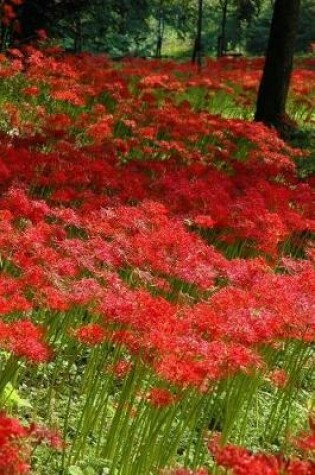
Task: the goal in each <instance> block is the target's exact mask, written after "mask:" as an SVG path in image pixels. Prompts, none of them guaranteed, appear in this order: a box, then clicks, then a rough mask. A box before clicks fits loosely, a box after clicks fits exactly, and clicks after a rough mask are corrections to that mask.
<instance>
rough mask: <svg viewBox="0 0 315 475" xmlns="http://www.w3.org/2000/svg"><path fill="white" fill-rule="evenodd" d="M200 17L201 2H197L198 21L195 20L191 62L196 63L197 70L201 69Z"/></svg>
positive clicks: (201, 10) (201, 0)
mask: <svg viewBox="0 0 315 475" xmlns="http://www.w3.org/2000/svg"><path fill="white" fill-rule="evenodd" d="M202 16H203V0H198V19H197V32H196V38H195V43H194V50H193V55H192V62H193V64H195V63H196V62H197V64H198V66H199V68H201V60H202V40H201V38H202Z"/></svg>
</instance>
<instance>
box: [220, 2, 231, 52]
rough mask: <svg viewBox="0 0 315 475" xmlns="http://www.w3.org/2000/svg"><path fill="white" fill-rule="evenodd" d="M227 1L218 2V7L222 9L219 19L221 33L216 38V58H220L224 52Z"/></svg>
mask: <svg viewBox="0 0 315 475" xmlns="http://www.w3.org/2000/svg"><path fill="white" fill-rule="evenodd" d="M228 3H229V1H228V0H220V5H221V8H222V18H221V31H220V35H219V37H218V52H217V55H218V58H221V57H222V56H223V55H224V54H225V52H226V20H227V9H228Z"/></svg>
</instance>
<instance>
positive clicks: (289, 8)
mask: <svg viewBox="0 0 315 475" xmlns="http://www.w3.org/2000/svg"><path fill="white" fill-rule="evenodd" d="M300 4H301V0H276V2H275V6H274V12H273V18H272V23H271V29H270V36H269V42H268V48H267V54H266V62H265V67H264V72H263V76H262V80H261V83H260V87H259V92H258V98H257V106H256V114H255V120H256V121H259V122H264V123H265V124H267V125H268V126H275V127H276V128H277V129H279V130H280V131H281V128H282V125H283V124H284V122H285V108H286V101H287V97H288V92H289V86H290V79H291V73H292V67H293V57H294V46H295V38H296V33H297V29H298V18H299V12H300Z"/></svg>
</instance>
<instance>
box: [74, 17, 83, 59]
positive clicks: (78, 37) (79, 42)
mask: <svg viewBox="0 0 315 475" xmlns="http://www.w3.org/2000/svg"><path fill="white" fill-rule="evenodd" d="M82 47H83V38H82V23H81V16H80V14H79V15H78V16H77V17H76V18H75V21H74V51H75V53H81V52H82Z"/></svg>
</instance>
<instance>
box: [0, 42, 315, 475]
mask: <svg viewBox="0 0 315 475" xmlns="http://www.w3.org/2000/svg"><path fill="white" fill-rule="evenodd" d="M9 56H10V58H9V59H8V58H6V57H4V56H3V57H1V58H0V78H1V80H0V104H1V107H0V130H1V132H0V134H1V140H0V181H1V194H0V267H1V273H0V302H1V305H0V312H1V319H0V349H1V351H0V362H1V366H0V371H1V372H0V397H1V406H2V409H1V410H2V412H1V414H0V473H1V474H3V475H20V474H27V473H29V474H33V475H40V474H47V475H54V474H56V475H61V474H62V475H105V474H107V475H208V474H223V473H224V474H225V473H229V474H235V475H243V474H252V475H264V474H266V475H282V474H288V475H314V474H315V458H314V449H315V416H314V410H315V400H314V390H315V374H314V357H315V355H314V339H315V312H314V309H315V273H314V261H315V250H314V241H313V240H312V238H313V237H314V230H315V216H314V211H315V210H314V177H313V176H312V175H311V174H310V173H306V174H304V175H303V176H301V175H299V174H298V172H297V165H296V164H299V166H300V164H301V163H302V166H303V163H307V162H308V160H311V158H310V156H311V153H312V151H311V150H310V151H307V150H301V149H298V148H294V147H293V146H290V145H288V144H287V143H285V142H283V141H282V140H281V139H280V138H279V137H278V135H277V133H276V132H275V131H273V130H270V129H268V128H266V127H265V126H263V125H261V124H258V123H254V122H252V121H251V120H252V116H253V107H254V102H255V96H256V91H257V85H258V82H259V78H260V74H261V68H262V60H260V59H252V60H251V59H244V58H241V59H229V58H224V59H222V60H220V61H214V60H208V62H207V64H206V65H205V67H204V69H203V70H202V71H201V72H198V71H197V70H195V69H194V68H193V67H192V66H191V65H190V64H179V63H175V62H174V63H173V62H158V61H146V60H138V59H129V60H128V59H127V60H125V61H122V62H111V61H109V60H108V59H107V58H106V57H103V56H91V55H87V54H82V55H80V56H70V55H69V56H67V55H66V54H65V53H63V52H62V51H60V50H58V49H57V48H50V49H47V50H45V51H44V52H43V51H40V50H37V49H34V48H32V47H27V48H25V50H24V51H23V52H21V51H19V50H14V49H13V50H10V52H9ZM314 68H315V61H314V60H312V59H305V60H303V61H302V60H300V61H299V62H298V64H297V68H296V70H295V73H294V76H293V85H292V91H291V97H290V104H289V111H290V113H291V116H292V117H293V118H294V119H295V120H296V121H298V122H299V123H300V124H303V126H306V127H311V126H312V125H314V123H315V116H314V110H315V71H314ZM308 155H310V156H308Z"/></svg>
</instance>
